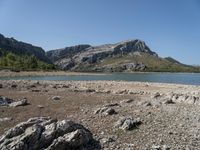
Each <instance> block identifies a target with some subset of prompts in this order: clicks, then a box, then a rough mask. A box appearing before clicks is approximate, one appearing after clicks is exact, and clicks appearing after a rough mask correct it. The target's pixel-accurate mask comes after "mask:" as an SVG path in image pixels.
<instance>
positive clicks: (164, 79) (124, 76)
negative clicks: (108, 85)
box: [0, 73, 200, 85]
mask: <svg viewBox="0 0 200 150" xmlns="http://www.w3.org/2000/svg"><path fill="white" fill-rule="evenodd" d="M11 79H12V80H51V81H89V80H93V81H96V80H114V81H121V80H123V81H141V82H160V83H179V84H190V85H200V73H112V74H105V75H103V74H102V75H70V76H31V77H28V76H27V77H26V76H25V77H0V80H11Z"/></svg>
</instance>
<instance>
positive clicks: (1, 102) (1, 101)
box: [0, 96, 14, 106]
mask: <svg viewBox="0 0 200 150" xmlns="http://www.w3.org/2000/svg"><path fill="white" fill-rule="evenodd" d="M12 102H14V100H13V99H10V98H7V97H4V96H0V106H9V104H11V103H12Z"/></svg>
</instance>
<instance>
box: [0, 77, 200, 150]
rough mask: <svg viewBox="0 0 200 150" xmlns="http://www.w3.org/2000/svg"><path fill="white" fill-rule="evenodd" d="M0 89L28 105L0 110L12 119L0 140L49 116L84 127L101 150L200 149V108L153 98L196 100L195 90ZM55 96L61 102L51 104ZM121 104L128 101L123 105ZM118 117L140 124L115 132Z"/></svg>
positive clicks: (29, 84) (63, 85) (108, 86)
mask: <svg viewBox="0 0 200 150" xmlns="http://www.w3.org/2000/svg"><path fill="white" fill-rule="evenodd" d="M0 84H2V86H3V88H1V89H0V95H1V96H5V97H9V98H11V99H14V100H18V99H22V98H24V97H26V98H27V100H28V103H29V105H26V106H19V107H14V108H12V107H0V118H5V117H11V118H12V120H10V121H2V122H0V135H2V134H3V133H4V132H5V131H6V130H8V129H9V128H11V127H13V126H15V125H16V124H18V123H20V122H23V121H26V120H28V119H29V118H31V117H36V116H50V117H52V118H57V119H58V120H62V119H65V118H69V119H71V120H73V121H75V122H78V123H81V124H83V125H84V126H85V127H86V128H88V129H89V130H90V131H91V132H92V134H93V137H94V138H95V139H96V140H98V141H100V142H101V143H102V149H156V148H158V147H160V148H162V149H164V148H170V149H200V144H199V143H200V142H199V140H200V131H199V128H200V122H199V120H200V116H199V114H200V109H199V107H200V106H199V105H195V104H188V103H173V104H164V101H165V100H164V99H162V98H158V99H157V98H155V97H152V96H153V95H154V94H155V92H160V93H166V92H167V93H168V92H170V91H171V92H179V93H184V94H185V93H190V94H194V93H196V95H198V94H199V93H198V90H199V87H197V86H182V85H176V86H174V85H167V84H166V85H165V84H147V83H145V84H144V83H136V82H134V83H128V82H40V83H38V82H36V81H0ZM12 85H17V87H14V88H13V87H12ZM170 86H171V87H170ZM102 87H105V88H102ZM91 89H93V90H91ZM124 89H127V90H128V91H129V92H127V91H124ZM185 89H188V90H187V91H186V90H185ZM54 96H59V97H60V100H52V97H54ZM125 99H132V100H133V102H131V103H126V102H123V100H125ZM113 103H117V104H119V105H118V106H113V108H114V109H115V111H116V112H117V114H114V115H108V116H104V115H99V114H94V111H95V110H96V109H98V108H101V107H103V106H105V105H106V104H113ZM148 103H151V105H147V104H148ZM41 106H42V107H43V108H41ZM123 116H132V117H134V118H138V117H139V118H140V119H141V121H142V124H141V125H140V126H138V127H137V128H135V129H134V130H131V131H121V130H118V129H116V128H115V127H114V125H115V123H116V121H117V120H119V118H121V117H123Z"/></svg>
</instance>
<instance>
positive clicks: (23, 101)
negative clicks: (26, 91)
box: [9, 98, 28, 107]
mask: <svg viewBox="0 0 200 150" xmlns="http://www.w3.org/2000/svg"><path fill="white" fill-rule="evenodd" d="M25 105H28V101H27V99H26V98H24V99H21V100H19V101H15V102H12V103H10V104H9V106H10V107H18V106H25Z"/></svg>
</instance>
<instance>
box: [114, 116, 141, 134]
mask: <svg viewBox="0 0 200 150" xmlns="http://www.w3.org/2000/svg"><path fill="white" fill-rule="evenodd" d="M141 123H142V122H141V120H140V118H136V119H135V118H133V117H122V118H121V119H119V120H118V121H117V122H116V123H115V127H117V128H119V129H122V130H124V131H127V130H132V129H134V128H135V127H137V126H139V125H140V124H141Z"/></svg>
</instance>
